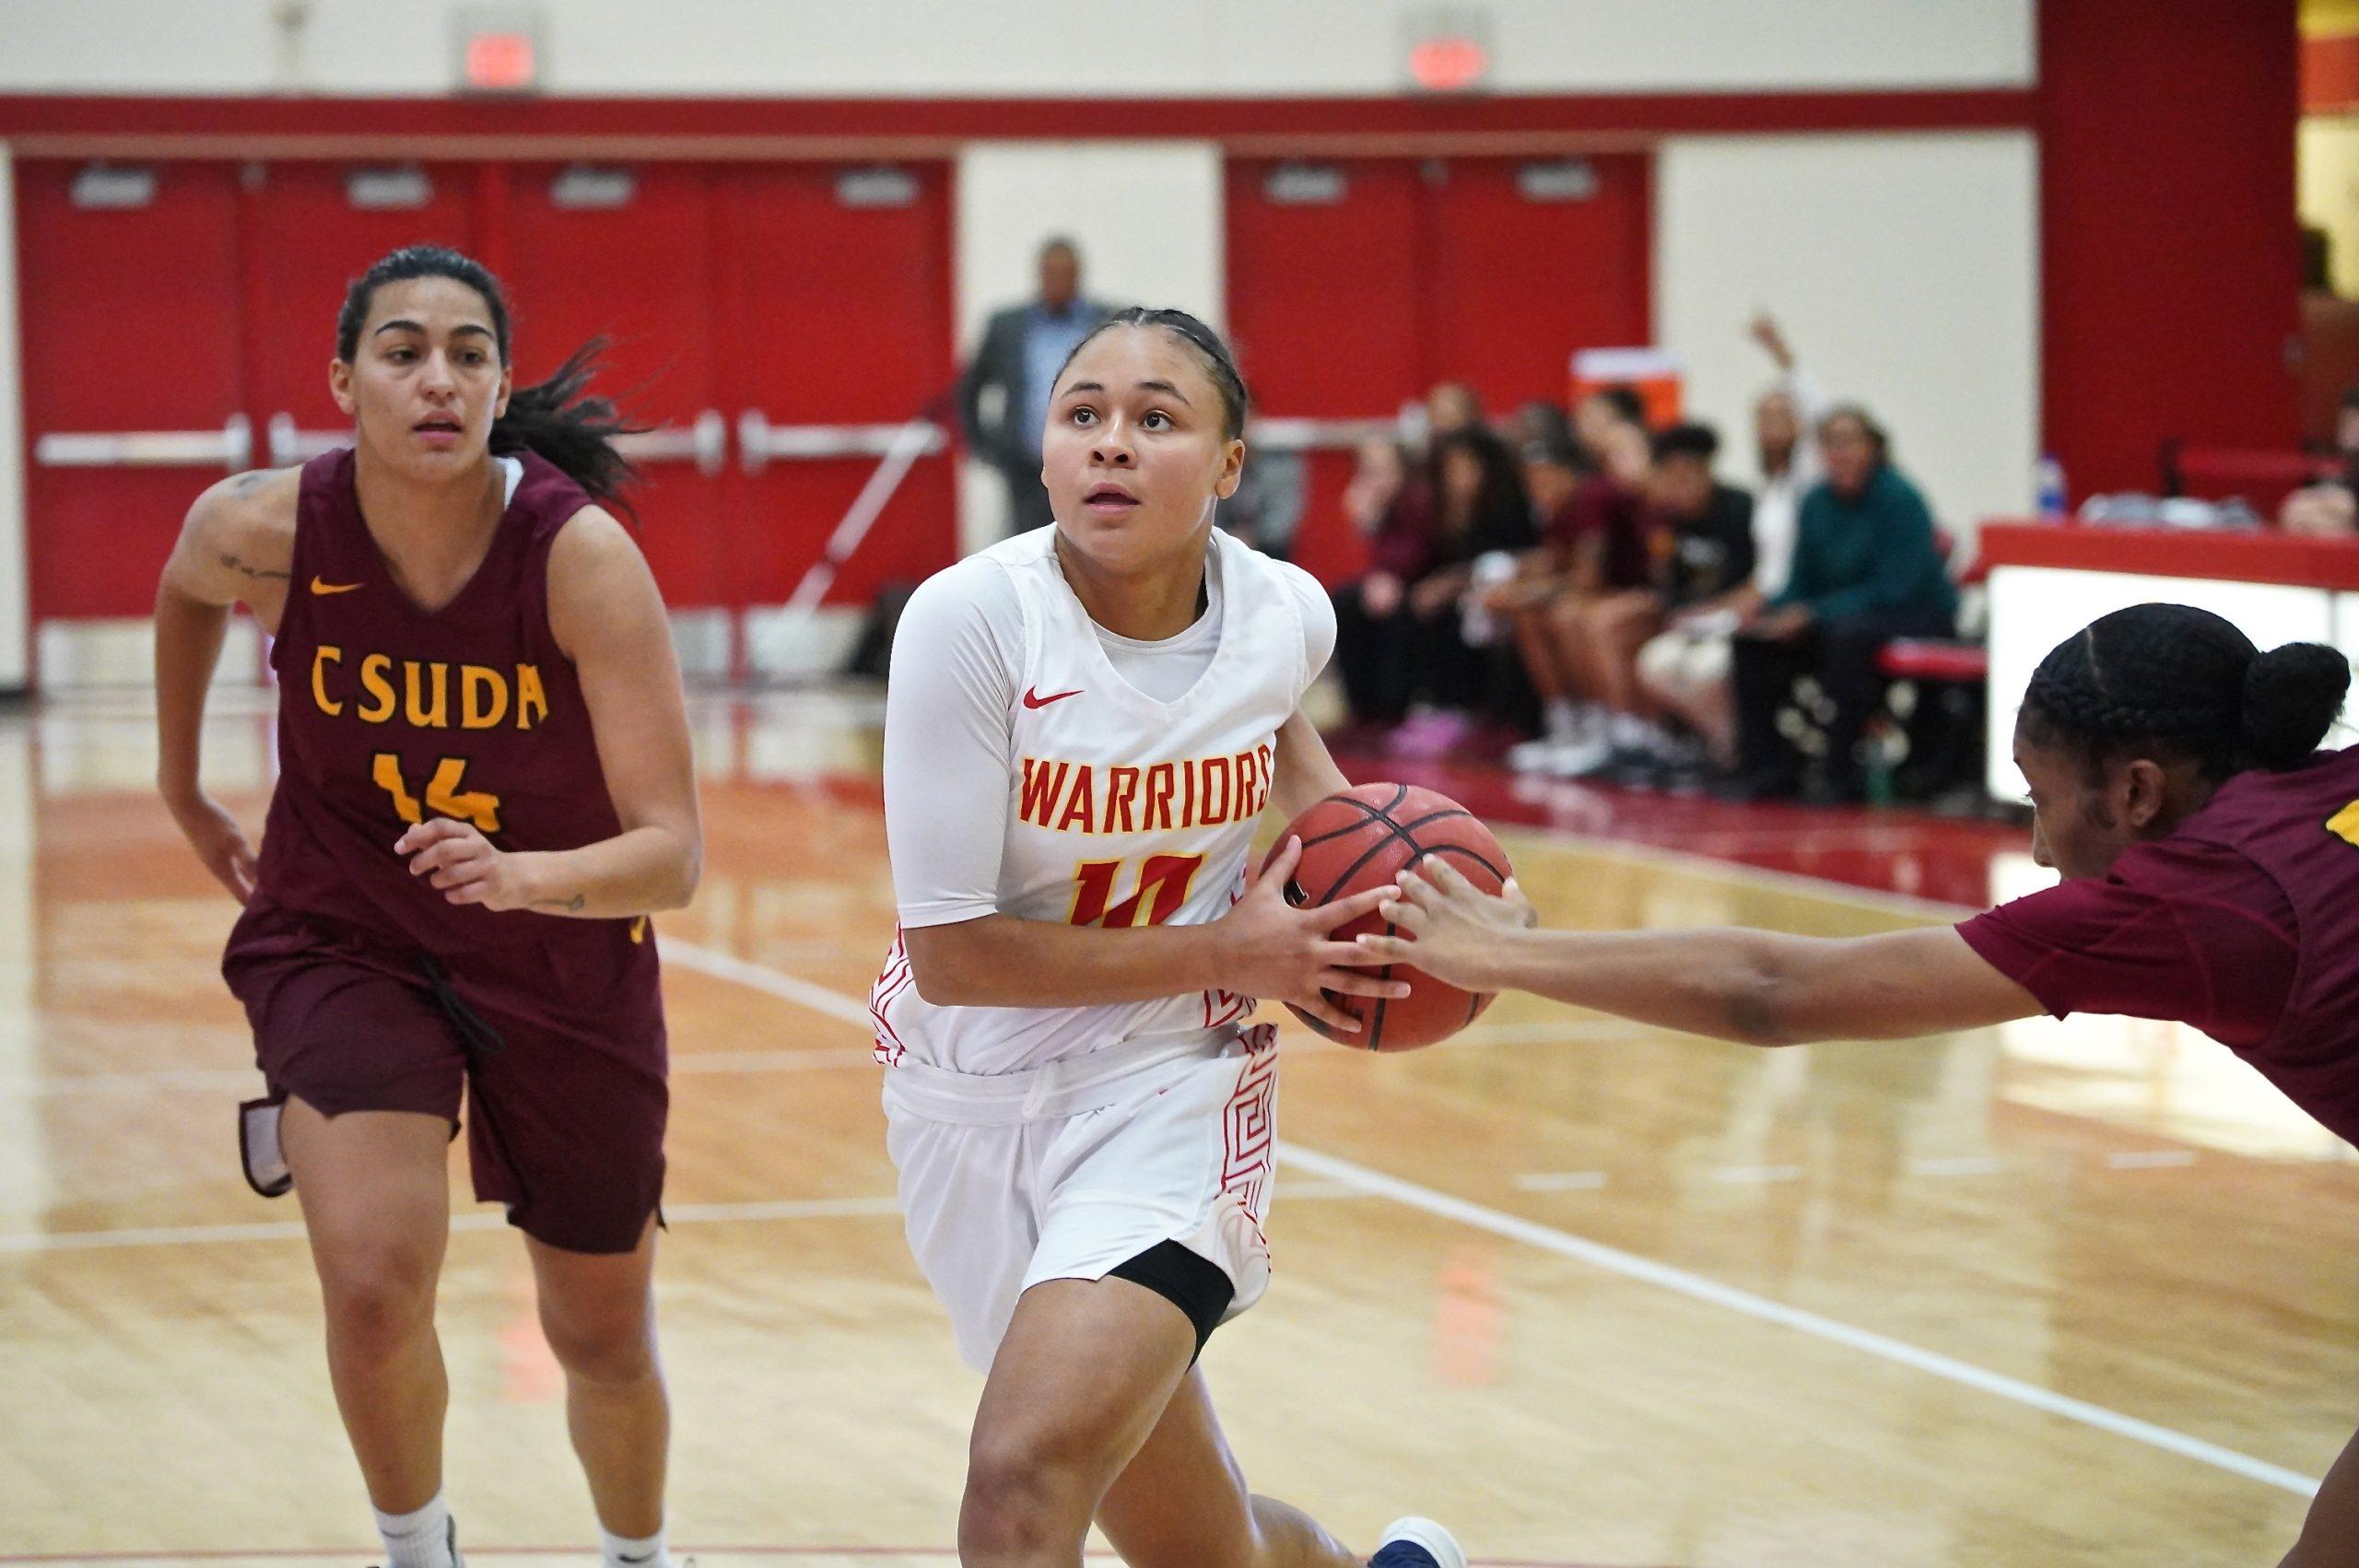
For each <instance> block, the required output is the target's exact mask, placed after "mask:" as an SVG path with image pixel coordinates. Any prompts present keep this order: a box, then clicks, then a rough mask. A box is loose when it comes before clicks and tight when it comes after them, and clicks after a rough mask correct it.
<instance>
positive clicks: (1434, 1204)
mask: <svg viewBox="0 0 2359 1568" xmlns="http://www.w3.org/2000/svg"><path fill="white" fill-rule="evenodd" d="M1278 1154H1279V1157H1280V1158H1282V1159H1285V1160H1286V1161H1289V1162H1290V1163H1292V1164H1295V1165H1297V1166H1299V1167H1301V1168H1302V1169H1304V1170H1307V1171H1311V1172H1314V1173H1316V1174H1317V1175H1320V1176H1325V1177H1327V1178H1328V1179H1330V1180H1332V1181H1338V1182H1344V1183H1346V1184H1349V1185H1351V1186H1355V1187H1357V1188H1360V1190H1362V1191H1363V1192H1366V1193H1367V1194H1368V1195H1369V1196H1371V1197H1379V1198H1389V1199H1392V1201H1394V1202H1395V1203H1400V1204H1403V1205H1405V1206H1407V1207H1409V1208H1412V1209H1416V1210H1421V1211H1424V1212H1426V1213H1428V1214H1431V1215H1433V1216H1434V1217H1435V1218H1437V1219H1443V1220H1454V1221H1456V1222H1457V1223H1460V1224H1462V1225H1467V1226H1470V1227H1472V1228H1473V1229H1475V1230H1480V1231H1488V1232H1490V1233H1491V1234H1492V1235H1496V1236H1504V1237H1506V1238H1507V1239H1508V1240H1510V1241H1520V1242H1522V1243H1523V1244H1524V1245H1526V1246H1534V1247H1538V1248H1539V1249H1540V1250H1542V1251H1543V1252H1553V1253H1555V1254H1556V1256H1558V1257H1559V1258H1572V1259H1574V1260H1575V1261H1576V1262H1580V1263H1587V1264H1589V1265H1590V1266H1591V1267H1593V1268H1598V1269H1602V1270H1606V1271H1607V1272H1609V1273H1614V1274H1619V1275H1621V1276H1623V1277H1624V1278H1625V1279H1630V1280H1637V1281H1642V1282H1644V1283H1646V1284H1649V1285H1656V1286H1659V1287H1661V1289H1663V1290H1666V1291H1672V1292H1674V1293H1677V1294H1680V1295H1684V1296H1687V1297H1690V1298H1691V1299H1693V1300H1696V1301H1700V1302H1706V1303H1708V1304H1710V1305H1713V1306H1722V1307H1726V1308H1728V1309H1729V1310H1730V1311H1731V1312H1736V1313H1742V1314H1743V1316H1747V1317H1754V1318H1758V1319H1760V1320H1761V1321H1762V1322H1764V1323H1775V1324H1778V1325H1780V1326H1781V1327H1784V1328H1793V1329H1798V1330H1800V1331H1801V1332H1802V1333H1805V1334H1809V1335H1812V1336H1813V1337H1814V1338H1817V1339H1821V1340H1830V1341H1832V1342H1834V1343H1836V1344H1838V1345H1845V1346H1848V1347H1849V1348H1850V1349H1852V1350H1856V1351H1864V1352H1867V1353H1868V1354H1869V1355H1872V1356H1880V1357H1882V1358H1883V1359H1884V1360H1886V1361H1892V1362H1897V1363H1900V1364H1901V1365H1903V1366H1907V1367H1913V1368H1915V1369H1916V1370H1917V1371H1919V1372H1924V1373H1930V1374H1931V1375H1933V1376H1935V1377H1940V1378H1943V1379H1946V1380H1947V1381H1949V1382H1952V1383H1958V1384H1963V1385H1964V1386H1966V1387H1968V1388H1978V1389H1980V1390H1981V1391H1983V1392H1984V1393H1987V1394H1996V1395H1997V1396H1999V1398H2002V1399H2012V1400H2013V1401H2014V1402H2015V1403H2017V1404H2019V1405H2028V1406H2030V1407H2031V1408H2032V1409H2034V1410H2041V1411H2045V1412H2046V1413H2048V1414H2049V1415H2054V1416H2061V1417H2062V1418H2064V1419H2065V1420H2066V1421H2072V1422H2080V1423H2081V1424H2082V1425H2083V1426H2093V1427H2095V1428H2097V1429H2098V1430H2099V1431H2101V1432H2110V1433H2115V1434H2117V1435H2118V1436H2122V1437H2127V1438H2130V1439H2132V1440H2133V1441H2135V1442H2139V1443H2144V1444H2148V1445H2151V1446H2154V1447H2156V1448H2160V1449H2163V1450H2165V1452H2167V1453H2172V1454H2177V1455H2179V1456H2181V1457H2185V1458H2189V1459H2193V1460H2196V1461H2197V1462H2199V1463H2201V1464H2206V1465H2211V1466H2212V1467H2214V1468H2215V1469H2223V1470H2226V1471H2228V1472H2229V1473H2230V1474H2232V1475H2239V1476H2243V1477H2245V1478H2246V1479H2247V1480H2257V1481H2259V1482H2261V1483H2262V1484H2263V1485H2266V1486H2273V1487H2277V1488H2279V1489H2280V1490H2282V1491H2285V1492H2293V1493H2294V1494H2295V1495H2297V1496H2301V1497H2307V1496H2309V1495H2310V1494H2311V1493H2313V1492H2317V1491H2318V1481H2317V1480H2316V1479H2315V1478H2314V1477H2310V1476H2306V1475H2302V1474H2299V1473H2298V1472H2296V1471H2294V1470H2289V1469H2284V1468H2283V1467H2282V1466H2278V1465H2272V1464H2269V1463H2267V1462H2266V1461H2264V1460H2260V1459H2256V1458H2253V1457H2251V1456H2250V1455H2247V1454H2239V1453H2237V1452H2236V1450H2235V1449H2233V1448H2223V1447H2222V1446H2220V1445H2218V1444H2216V1443H2206V1442H2205V1441H2204V1440H2203V1439H2201V1438H2200V1437H2190V1436H2189V1435H2188V1434H2187V1433H2183V1432H2177V1431H2174V1430H2173V1429H2172V1428H2170V1427H2167V1426H2157V1425H2156V1424H2155V1423H2154V1422H2150V1421H2140V1420H2139V1419H2138V1418H2137V1417H2135V1416H2126V1415H2123V1414H2121V1413H2120V1412H2119V1411H2118V1410H2107V1409H2106V1408H2105V1407H2104V1406H2103V1405H2093V1404H2091V1403H2089V1402H2088V1401H2087V1400H2085V1399H2075V1398H2072V1397H2071V1396H2070V1395H2068V1394H2059V1393H2057V1392H2055V1391H2054V1390H2053V1389H2048V1388H2043V1387H2039V1386H2038V1385H2037V1384H2036V1383H2026V1382H2025V1381H2024V1380H2023V1379H2021V1378H2019V1377H2009V1376H2007V1375H2005V1374H2004V1373H1998V1372H1992V1371H1990V1370H1989V1369H1988V1368H1986V1367H1979V1366H1976V1365H1975V1364H1973V1363H1971V1362H1964V1361H1960V1360H1958V1359H1957V1358H1956V1357H1954V1356H1946V1355H1943V1354H1942V1353H1941V1352H1938V1351H1929V1350H1925V1349H1922V1348H1920V1347H1919V1346H1916V1345H1912V1344H1909V1343H1907V1341H1906V1340H1895V1339H1893V1338H1892V1337H1891V1336H1889V1335H1885V1334H1878V1333H1874V1332H1872V1331H1871V1330H1869V1329H1865V1328H1853V1327H1852V1326H1851V1325H1850V1324H1848V1323H1842V1322H1837V1320H1836V1319H1834V1318H1832V1317H1825V1316H1821V1315H1819V1314H1818V1313H1815V1312H1805V1311H1803V1310H1802V1308H1800V1307H1795V1306H1788V1305H1786V1304H1785V1303H1784V1302H1780V1301H1772V1300H1770V1299H1769V1298H1768V1297H1766V1296H1759V1295H1755V1294H1754V1293H1752V1292H1751V1291H1742V1290H1738V1289H1736V1288H1735V1287H1734V1286H1732V1285H1724V1284H1721V1283H1720V1282H1719V1281H1717V1280H1708V1279H1706V1278H1704V1277H1703V1276H1702V1275H1700V1274H1691V1273H1689V1272H1687V1270H1684V1269H1673V1268H1672V1267H1671V1266H1670V1265H1668V1264H1664V1263H1658V1262H1656V1261H1655V1260H1654V1259H1653V1258H1640V1257H1638V1256H1637V1254H1636V1253H1629V1252H1624V1251H1623V1250H1622V1249H1621V1248H1619V1247H1613V1246H1604V1245H1602V1243H1598V1242H1593V1241H1588V1240H1585V1239H1583V1238H1582V1237H1580V1236H1577V1235H1572V1234H1570V1233H1569V1232H1566V1231H1560V1230H1557V1229H1555V1227H1553V1226H1550V1225H1543V1224H1538V1223H1534V1222H1532V1221H1531V1220H1526V1219H1522V1218H1520V1217H1518V1216H1517V1215H1514V1214H1507V1213H1502V1212H1500V1211H1498V1210H1496V1209H1487V1208H1485V1207H1484V1206H1483V1205H1482V1204H1479V1203H1469V1202H1468V1201H1466V1200H1465V1199H1462V1198H1452V1197H1451V1196H1449V1194H1448V1193H1446V1192H1436V1191H1435V1190H1434V1189H1433V1188H1429V1187H1420V1186H1418V1185H1417V1184H1416V1183H1414V1182H1410V1181H1402V1179H1401V1178H1400V1177H1398V1176H1387V1175H1385V1174H1384V1173H1383V1172H1382V1171H1376V1170H1370V1169H1368V1168H1367V1166H1366V1165H1359V1164H1353V1163H1352V1162H1351V1161H1349V1160H1341V1159H1337V1158H1336V1157H1335V1156H1334V1155H1332V1154H1322V1153H1319V1152H1318V1151H1316V1150H1313V1149H1305V1148H1303V1147H1301V1146H1300V1145H1299V1144H1294V1143H1288V1142H1285V1141H1283V1140H1281V1141H1280V1142H1279V1144H1278Z"/></svg>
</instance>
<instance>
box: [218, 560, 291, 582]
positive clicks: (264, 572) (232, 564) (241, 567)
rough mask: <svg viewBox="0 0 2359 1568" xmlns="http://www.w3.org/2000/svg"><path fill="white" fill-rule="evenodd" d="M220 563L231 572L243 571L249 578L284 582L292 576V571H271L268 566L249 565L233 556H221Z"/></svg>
mask: <svg viewBox="0 0 2359 1568" xmlns="http://www.w3.org/2000/svg"><path fill="white" fill-rule="evenodd" d="M221 564H222V565H223V566H225V567H227V568H229V569H230V570H231V571H233V572H243V573H245V574H246V575H247V576H248V577H251V578H258V579H270V580H273V581H276V582H286V581H288V580H289V579H291V578H292V577H293V576H294V574H293V573H292V572H275V571H272V570H271V569H270V568H268V567H257V566H250V565H248V564H247V563H246V562H244V561H241V560H240V559H238V557H237V556H222V557H221Z"/></svg>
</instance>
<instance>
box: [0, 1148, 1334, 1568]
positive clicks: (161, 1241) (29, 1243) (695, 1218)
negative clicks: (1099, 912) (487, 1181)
mask: <svg viewBox="0 0 2359 1568" xmlns="http://www.w3.org/2000/svg"><path fill="white" fill-rule="evenodd" d="M1285 1193H1286V1199H1287V1200H1288V1201H1289V1202H1295V1203H1304V1202H1331V1203H1332V1202H1336V1201H1340V1200H1348V1199H1362V1198H1367V1197H1369V1196H1371V1195H1370V1194H1369V1193H1367V1192H1364V1191H1362V1190H1361V1189H1360V1188H1356V1187H1354V1186H1352V1185H1351V1184H1350V1183H1349V1182H1340V1181H1295V1182H1288V1183H1287V1184H1286V1188H1285ZM900 1211H901V1205H900V1200H899V1199H897V1198H894V1197H893V1196H891V1195H890V1194H881V1195H877V1196H874V1197H857V1198H779V1199H761V1200H754V1201H748V1202H744V1203H666V1204H665V1205H663V1223H665V1224H666V1225H712V1224H730V1223H746V1222H752V1221H765V1220H864V1219H874V1218H879V1217H884V1216H888V1215H896V1214H898V1213H899V1212H900ZM451 1228H452V1230H454V1231H499V1230H506V1229H507V1228H508V1221H507V1218H506V1217H505V1216H504V1215H500V1214H486V1213H465V1214H453V1215H452V1216H451ZM302 1239H303V1222H302V1221H300V1220H279V1221H275V1222H270V1223H261V1224H251V1225H148V1226H142V1227H138V1228H124V1229H118V1230H97V1231H28V1232H21V1233H18V1234H15V1235H0V1255H5V1254H8V1253H18V1254H22V1253H37V1252H99V1251H104V1250H106V1249H107V1248H110V1247H121V1246H202V1245H205V1244H207V1243H212V1242H236V1241H300V1240H302ZM5 1561H6V1558H5V1557H0V1562H5Z"/></svg>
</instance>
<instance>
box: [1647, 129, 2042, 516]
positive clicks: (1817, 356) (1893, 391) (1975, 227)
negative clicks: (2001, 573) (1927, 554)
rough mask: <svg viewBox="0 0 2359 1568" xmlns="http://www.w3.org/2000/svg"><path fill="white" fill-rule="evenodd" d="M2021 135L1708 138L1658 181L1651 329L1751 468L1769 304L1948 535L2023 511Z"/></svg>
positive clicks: (1673, 158)
mask: <svg viewBox="0 0 2359 1568" xmlns="http://www.w3.org/2000/svg"><path fill="white" fill-rule="evenodd" d="M2038 196H2039V193H2038V156H2037V148H2036V146H2035V144H2034V141H2033V138H2032V137H2031V135H2029V134H2028V133H2022V132H1987V133H1985V132H1975V133H1964V134H1942V135H1877V136H1697V137H1680V138H1674V139H1672V140H1670V141H1667V142H1665V143H1664V144H1663V145H1662V148H1661V158H1660V161H1659V162H1658V164H1657V168H1656V203H1657V206H1656V244H1655V326H1656V333H1657V338H1658V341H1660V342H1661V344H1662V345H1663V346H1665V347H1667V348H1669V349H1671V350H1672V352H1673V353H1675V354H1676V355H1678V356H1679V357H1680V358H1681V359H1682V360H1683V361H1684V365H1685V368H1686V373H1687V385H1688V391H1689V397H1690V402H1691V404H1693V406H1694V407H1695V409H1696V412H1697V413H1698V414H1699V415H1701V416H1702V417H1705V418H1708V419H1710V420H1712V421H1714V422H1715V423H1717V424H1719V427H1721V429H1722V431H1723V433H1724V434H1725V435H1726V436H1727V438H1728V443H1729V449H1730V451H1731V457H1732V458H1733V459H1734V460H1735V461H1733V462H1731V469H1732V471H1735V472H1740V473H1742V472H1744V471H1745V470H1746V468H1747V467H1748V465H1749V464H1750V462H1751V453H1750V451H1748V450H1746V449H1748V448H1749V446H1750V442H1749V439H1747V436H1748V433H1749V431H1750V429H1751V423H1750V420H1751V412H1750V411H1751V407H1752V403H1753V400H1754V398H1755V396H1757V395H1758V394H1759V393H1760V392H1761V391H1762V390H1763V389H1764V388H1765V387H1766V385H1767V384H1768V383H1769V381H1770V380H1771V379H1772V370H1771V368H1770V366H1769V364H1768V362H1767V360H1766V358H1765V357H1763V355H1762V354H1761V352H1760V351H1759V349H1757V348H1756V347H1755V346H1754V345H1753V343H1752V342H1751V340H1750V339H1749V338H1748V337H1747V336H1746V333H1745V324H1746V322H1747V321H1748V320H1749V319H1750V317H1751V315H1752V313H1753V312H1754V311H1755V310H1757V309H1760V308H1763V307H1766V308H1767V309H1768V310H1770V311H1771V312H1772V313H1773V314H1774V315H1775V316H1776V317H1777V319H1778V322H1779V323H1780V324H1781V325H1783V326H1784V328H1785V329H1786V333H1787V336H1788V338H1789V339H1790V341H1791V343H1792V345H1793V346H1794V348H1795V350H1796V352H1797V354H1798V355H1799V356H1800V357H1801V358H1802V363H1803V365H1804V367H1805V369H1807V370H1808V372H1809V374H1810V375H1811V377H1812V378H1813V380H1815V381H1816V383H1817V385H1818V388H1819V391H1820V392H1821V393H1822V395H1825V396H1827V397H1829V398H1832V399H1834V400H1837V401H1842V400H1850V399H1856V400H1858V401H1860V402H1862V403H1865V404H1867V405H1868V407H1869V408H1870V409H1871V410H1872V411H1873V412H1874V413H1875V414H1876V415H1877V416H1878V417H1879V418H1881V419H1882V420H1883V421H1884V425H1885V427H1887V428H1888V429H1889V430H1890V431H1891V432H1892V437H1893V442H1894V447H1895V452H1896V454H1897V458H1898V461H1899V463H1900V466H1901V467H1902V468H1903V469H1904V470H1905V471H1907V473H1908V474H1910V475H1911V476H1913V477H1914V478H1915V479H1916V480H1917V481H1918V483H1919V485H1920V486H1923V488H1924V490H1925V493H1926V497H1927V499H1928V500H1929V501H1931V504H1932V507H1933V510H1934V513H1935V514H1936V515H1937V516H1938V517H1940V518H1941V519H1942V521H1945V522H1947V523H1950V524H1952V525H1954V526H1958V527H1968V526H1971V525H1972V524H1974V523H1976V522H1978V521H1980V520H1981V519H1982V518H1984V517H1986V516H1989V515H1993V514H1997V513H2015V514H2019V515H2020V514H2022V513H2023V512H2025V510H2026V509H2028V507H2029V504H2030V502H2031V500H2032V497H2033V494H2034V483H2033V474H2032V470H2033V467H2034V465H2035V464H2036V462H2037V459H2038V440H2039V435H2038V432H2039V234H2038V216H2037V215H2038V211H2039V199H2038Z"/></svg>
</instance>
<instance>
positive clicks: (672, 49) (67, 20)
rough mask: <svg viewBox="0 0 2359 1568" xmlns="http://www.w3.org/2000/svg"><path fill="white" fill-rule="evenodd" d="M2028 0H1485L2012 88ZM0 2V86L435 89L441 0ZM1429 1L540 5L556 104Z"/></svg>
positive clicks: (1025, 83)
mask: <svg viewBox="0 0 2359 1568" xmlns="http://www.w3.org/2000/svg"><path fill="white" fill-rule="evenodd" d="M2034 4H2035V0H1483V3H1475V4H1465V3H1460V4H1457V5H1456V6H1455V8H1456V9H1459V10H1461V11H1472V12H1474V13H1477V14H1478V15H1479V16H1481V17H1483V18H1486V19H1487V30H1488V33H1489V46H1490V50H1491V53H1492V58H1493V61H1494V70H1493V74H1492V76H1491V79H1490V81H1489V83H1488V85H1489V86H1490V87H1491V88H1494V89H1495V90H1497V91H1502V92H1556V91H1567V92H1587V91H1607V90H1665V89H1672V88H1704V89H1713V88H1759V87H1785V88H1873V87H1937V86H1938V87H1990V86H2000V87H2020V86H2024V85H2026V84H2028V83H2029V82H2030V80H2031V79H2032V73H2033V48H2032V33H2033V16H2034V12H2033V6H2034ZM279 8H280V0H0V40H5V47H0V91H19V92H81V91H88V92H156V93H167V92H191V93H211V92H219V93H254V92H266V91H284V90H296V89H300V90H305V91H311V92H320V93H333V94H373V93H393V94H407V93H431V92H438V91H441V90H444V89H445V88H448V87H449V86H450V85H451V81H452V48H451V31H450V29H451V20H450V18H451V16H452V11H453V10H454V8H455V0H404V3H402V4H399V5H394V4H388V3H387V0H310V5H309V16H310V20H309V23H308V25H307V26H306V27H305V28H304V29H303V30H302V32H301V34H300V37H299V47H297V48H293V49H289V48H287V47H285V46H284V44H283V42H282V35H281V34H280V32H279V29H277V28H276V25H275V24H274V23H273V21H272V20H271V17H272V14H273V13H274V11H276V10H277V9H279ZM1438 8H1439V7H1438V6H1436V5H1434V4H1433V3H1432V0H668V3H667V4H663V5H655V6H651V5H647V4H645V3H644V0H542V3H541V5H540V6H539V10H540V14H541V17H542V28H543V31H542V37H543V40H544V45H545V47H544V62H545V64H544V70H543V76H544V80H545V82H546V85H547V87H548V88H549V90H551V91H554V92H560V93H611V94H630V95H638V94H682V93H690V94H692V93H707V92H710V93H727V94H774V95H782V96H799V95H810V96H829V97H833V96H864V95H869V94H901V93H914V94H934V95H971V96H997V95H1010V96H1057V97H1074V98H1099V97H1129V96H1141V95H1156V94H1188V95H1194V94H1222V93H1236V94H1250V95H1265V96H1295V95H1301V94H1350V93H1384V92H1391V91H1394V90H1396V89H1398V88H1401V87H1402V86H1403V85H1404V83H1405V78H1406V70H1405V61H1406V57H1407V42H1408V40H1407V34H1406V28H1407V26H1408V22H1407V18H1410V17H1412V16H1417V15H1429V14H1431V13H1432V12H1434V11H1435V10H1436V9H1438Z"/></svg>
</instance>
